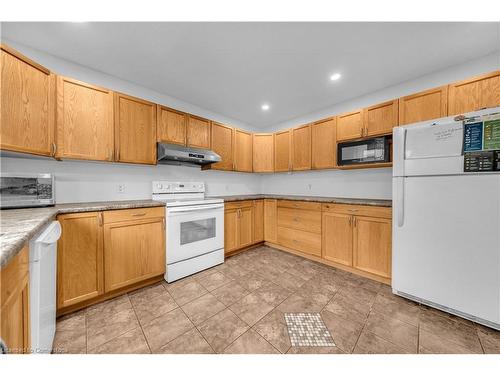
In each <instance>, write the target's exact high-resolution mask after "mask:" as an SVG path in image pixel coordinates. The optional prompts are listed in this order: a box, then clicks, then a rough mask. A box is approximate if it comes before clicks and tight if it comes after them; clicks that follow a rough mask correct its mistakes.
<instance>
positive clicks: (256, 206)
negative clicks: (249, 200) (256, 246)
mask: <svg viewBox="0 0 500 375" xmlns="http://www.w3.org/2000/svg"><path fill="white" fill-rule="evenodd" d="M253 227H254V229H253V242H262V241H264V200H262V199H259V200H255V201H253Z"/></svg>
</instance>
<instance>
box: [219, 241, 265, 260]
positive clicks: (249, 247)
mask: <svg viewBox="0 0 500 375" xmlns="http://www.w3.org/2000/svg"><path fill="white" fill-rule="evenodd" d="M262 245H264V241H260V242H256V243H253V244H251V245H249V246H246V247H242V248H241V249H236V250H233V251H231V252H228V253H225V254H224V258H229V257H232V256H233V255H236V254H239V253H241V252H243V251H247V250H250V249H254V248H256V247H259V246H262Z"/></svg>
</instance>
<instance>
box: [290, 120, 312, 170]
mask: <svg viewBox="0 0 500 375" xmlns="http://www.w3.org/2000/svg"><path fill="white" fill-rule="evenodd" d="M292 168H293V170H294V171H304V170H307V169H311V126H310V125H305V126H301V127H300V128H295V129H292Z"/></svg>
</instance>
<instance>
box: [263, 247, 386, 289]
mask: <svg viewBox="0 0 500 375" xmlns="http://www.w3.org/2000/svg"><path fill="white" fill-rule="evenodd" d="M264 245H266V246H269V247H272V248H274V249H277V250H282V251H286V252H288V253H291V254H294V255H298V256H300V257H303V258H306V259H309V260H313V261H315V262H318V263H322V264H326V265H327V266H330V267H334V268H338V269H340V270H342V271H346V272H350V273H353V274H355V275H359V276H363V277H366V278H367V279H371V280H375V281H378V282H380V283H383V284H387V285H391V279H388V278H386V277H382V276H378V275H374V274H372V273H369V272H365V271H361V270H358V269H356V268H352V267H349V266H346V265H344V264H339V263H336V262H332V261H331V260H327V259H323V258H320V257H317V256H314V255H311V254H306V253H302V252H300V251H297V250H293V249H290V248H288V247H285V246H282V245H278V244H277V243H273V242H268V241H266V242H264Z"/></svg>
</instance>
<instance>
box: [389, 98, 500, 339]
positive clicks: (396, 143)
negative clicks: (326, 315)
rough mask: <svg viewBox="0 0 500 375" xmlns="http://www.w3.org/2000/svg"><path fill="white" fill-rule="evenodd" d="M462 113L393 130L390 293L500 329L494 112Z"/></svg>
mask: <svg viewBox="0 0 500 375" xmlns="http://www.w3.org/2000/svg"><path fill="white" fill-rule="evenodd" d="M465 116H466V120H464V121H455V120H454V119H453V117H449V118H443V119H440V120H437V121H428V122H421V123H417V124H413V125H409V126H402V127H398V128H395V129H394V134H393V150H394V157H393V243H392V245H393V255H392V289H393V292H394V293H395V294H398V295H401V296H403V297H406V298H409V299H412V300H415V301H418V302H420V303H423V304H426V305H430V306H433V307H435V308H438V309H440V310H444V311H447V312H449V313H452V314H455V315H458V316H462V317H464V318H466V319H470V320H473V321H476V322H479V323H481V324H484V325H487V326H490V327H492V328H495V329H498V330H500V160H498V156H499V154H500V151H498V152H497V151H494V150H499V149H500V146H499V144H500V107H497V108H490V109H488V110H482V111H478V112H474V113H468V114H466V115H465ZM495 169H497V171H495Z"/></svg>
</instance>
